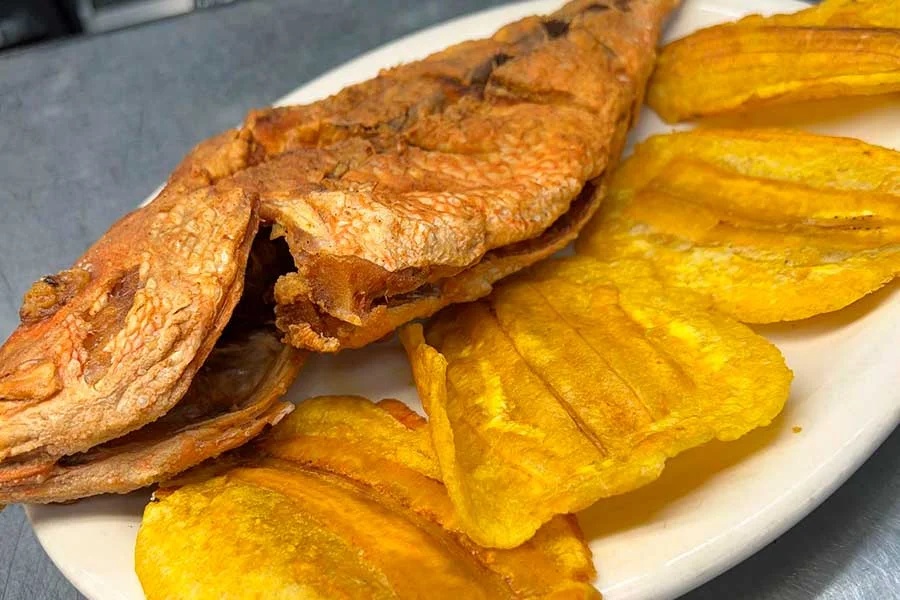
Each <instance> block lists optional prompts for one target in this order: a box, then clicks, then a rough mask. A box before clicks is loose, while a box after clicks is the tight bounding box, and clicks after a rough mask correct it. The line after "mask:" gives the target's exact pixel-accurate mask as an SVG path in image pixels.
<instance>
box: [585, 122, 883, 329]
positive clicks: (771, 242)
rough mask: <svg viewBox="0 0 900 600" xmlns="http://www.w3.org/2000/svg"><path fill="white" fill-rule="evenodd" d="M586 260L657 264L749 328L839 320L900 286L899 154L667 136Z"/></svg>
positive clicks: (604, 216) (779, 137)
mask: <svg viewBox="0 0 900 600" xmlns="http://www.w3.org/2000/svg"><path fill="white" fill-rule="evenodd" d="M576 250H577V251H578V252H579V253H585V254H591V255H594V256H596V257H598V258H602V259H605V260H616V259H620V258H628V257H632V258H633V257H643V258H647V259H650V260H651V261H652V262H653V263H654V265H655V267H656V269H657V271H658V273H659V275H660V276H661V277H662V278H663V280H664V281H665V282H666V283H667V284H670V285H680V286H687V287H690V288H691V289H693V290H695V291H698V292H702V293H704V294H707V295H709V296H710V297H711V298H712V299H713V301H714V303H715V305H716V306H717V307H718V308H719V309H720V310H723V311H725V312H727V313H729V314H731V315H733V316H734V317H735V318H737V319H738V320H740V321H744V322H750V323H768V322H775V321H790V320H796V319H803V318H806V317H810V316H813V315H816V314H819V313H824V312H829V311H833V310H838V309H840V308H843V307H844V306H847V305H848V304H850V303H852V302H855V301H856V300H858V299H859V298H861V297H862V296H864V295H866V294H868V293H869V292H872V291H874V290H877V289H878V288H880V287H881V286H883V285H884V284H886V283H887V282H889V281H890V280H891V279H892V278H894V277H895V276H896V275H897V274H898V273H900V153H898V152H894V151H891V150H887V149H885V148H880V147H878V146H871V145H869V144H865V143H863V142H860V141H858V140H852V139H847V138H836V137H827V136H818V135H812V134H807V133H801V132H795V131H783V130H769V129H766V130H740V131H732V130H708V129H703V130H697V131H692V132H688V133H678V134H674V135H665V136H656V137H653V138H650V139H649V140H648V141H647V142H645V143H644V144H641V145H640V146H639V147H638V149H637V150H636V152H635V154H634V156H632V157H631V158H630V159H629V160H628V161H627V162H626V163H625V164H623V166H622V168H621V169H620V170H619V171H618V172H617V173H616V174H615V175H614V177H613V181H612V184H611V190H610V194H609V196H608V197H607V198H606V199H605V200H604V205H603V207H601V210H600V213H599V214H598V216H597V218H596V219H595V220H594V221H593V222H591V223H590V224H589V225H588V227H587V229H586V230H585V234H584V236H583V237H581V238H580V239H579V240H578V241H577V242H576Z"/></svg>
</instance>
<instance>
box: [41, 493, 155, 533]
mask: <svg viewBox="0 0 900 600" xmlns="http://www.w3.org/2000/svg"><path fill="white" fill-rule="evenodd" d="M151 492H152V488H144V489H141V490H137V491H135V492H131V493H130V494H123V495H106V496H95V497H93V498H85V499H83V500H76V501H74V502H70V503H68V504H31V505H28V506H27V507H26V511H27V513H28V517H29V518H30V519H31V521H32V523H34V524H35V525H38V524H45V523H53V522H54V521H60V522H65V521H71V520H72V519H73V518H75V519H84V518H90V517H103V518H108V517H111V516H115V517H122V518H126V519H132V518H134V517H138V518H140V516H141V515H142V514H144V507H145V506H146V505H147V502H149V501H150V494H151Z"/></svg>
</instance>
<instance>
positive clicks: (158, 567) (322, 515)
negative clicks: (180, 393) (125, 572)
mask: <svg viewBox="0 0 900 600" xmlns="http://www.w3.org/2000/svg"><path fill="white" fill-rule="evenodd" d="M259 453H260V456H258V457H255V458H253V459H249V460H248V461H246V462H244V463H243V464H238V466H236V467H233V468H231V469H230V470H228V471H227V472H225V474H223V475H220V476H217V477H213V478H211V479H206V480H202V481H200V482H197V483H189V484H187V485H184V486H183V487H180V488H179V489H177V490H176V491H163V492H161V493H159V494H158V496H157V498H158V501H157V502H153V503H151V504H149V505H148V506H147V509H146V512H145V514H144V521H143V523H142V525H141V529H140V532H139V534H138V540H137V548H136V569H137V572H138V576H139V578H140V580H141V583H142V585H143V587H144V591H145V593H146V594H147V597H148V598H150V599H151V600H152V599H154V598H195V599H196V598H216V599H218V598H237V597H240V598H267V599H268V598H323V599H324V598H329V599H330V598H360V599H362V598H376V599H378V598H453V599H456V598H467V599H468V598H486V599H488V598H489V599H493V598H554V599H558V600H562V599H569V598H571V599H575V598H599V593H598V592H597V591H596V590H595V589H594V588H593V587H592V586H591V585H590V583H589V582H590V581H591V580H592V579H593V578H594V576H595V572H594V568H593V563H592V562H591V556H590V550H588V548H587V546H586V545H585V543H584V541H583V539H582V538H581V534H580V532H579V530H578V526H577V524H576V523H575V520H574V518H572V517H569V516H561V517H558V518H556V519H554V520H553V521H551V522H550V523H548V524H547V525H546V526H544V527H543V528H541V530H540V531H539V532H538V534H537V535H536V536H535V537H534V538H533V539H532V540H531V541H529V542H528V543H526V544H524V545H522V546H520V547H519V548H516V549H514V550H490V549H485V548H481V547H479V546H477V545H475V544H474V543H473V542H472V541H471V540H470V539H469V538H467V537H466V536H465V535H464V534H463V533H461V531H460V529H459V524H458V523H457V520H456V518H455V517H454V516H453V507H452V505H451V504H450V500H449V498H448V497H447V493H446V491H445V489H444V487H443V486H442V485H441V483H440V481H439V480H438V479H437V475H438V468H437V462H436V459H435V457H434V451H433V450H432V446H431V440H430V436H429V433H428V429H427V426H426V425H425V422H424V420H423V419H422V418H421V417H420V416H418V415H416V414H415V413H412V412H411V411H410V410H409V409H407V408H406V407H405V406H403V405H402V404H400V403H399V402H396V401H385V402H382V403H380V404H379V405H375V404H372V403H371V402H369V401H367V400H365V399H363V398H357V397H320V398H314V399H311V400H307V401H306V402H303V403H302V404H300V405H299V407H298V408H297V410H296V411H295V412H294V413H293V414H292V415H291V416H290V417H289V418H287V419H285V420H284V421H283V422H282V423H281V424H280V425H279V426H277V427H276V428H275V429H274V430H273V432H272V435H271V436H270V437H269V438H268V440H266V441H264V442H263V443H262V444H261V446H260V447H259ZM184 479H186V480H190V479H191V477H190V476H187V477H185V478H184Z"/></svg>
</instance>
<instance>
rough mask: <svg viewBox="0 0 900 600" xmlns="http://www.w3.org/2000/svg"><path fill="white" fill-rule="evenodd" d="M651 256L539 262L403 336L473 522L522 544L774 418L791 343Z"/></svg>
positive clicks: (450, 480)
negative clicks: (690, 286)
mask: <svg viewBox="0 0 900 600" xmlns="http://www.w3.org/2000/svg"><path fill="white" fill-rule="evenodd" d="M707 304H708V303H705V302H704V300H703V298H702V297H698V296H695V295H694V294H692V293H691V292H689V291H687V290H680V289H666V288H664V287H663V285H662V284H661V283H660V282H659V281H658V280H657V279H655V278H654V277H653V273H652V270H651V267H650V266H649V265H648V264H647V263H646V262H642V261H623V262H620V263H615V264H607V263H603V262H600V261H597V260H594V259H591V258H587V257H572V258H568V259H564V260H562V261H553V262H549V263H544V264H542V265H539V267H538V268H536V269H534V270H533V271H532V272H531V273H528V274H526V275H525V276H523V277H519V278H517V279H515V280H513V281H512V282H510V283H508V284H506V285H503V286H501V287H500V288H499V289H497V290H496V291H495V293H494V295H493V296H491V297H490V298H489V300H487V301H482V302H478V303H473V304H467V305H462V306H460V307H458V308H454V309H450V310H446V311H444V312H442V313H441V314H440V315H439V316H438V318H437V319H436V320H435V321H434V322H433V324H432V325H431V326H429V328H428V331H427V334H425V335H424V336H423V330H422V328H421V326H419V325H411V326H409V327H408V328H406V329H404V330H402V331H401V339H402V340H403V343H404V345H405V347H406V349H407V352H408V354H409V357H410V361H411V363H412V366H413V373H414V375H415V380H416V385H417V387H418V390H419V395H420V396H421V398H422V402H423V404H424V406H425V409H426V411H427V412H428V415H429V418H430V427H431V430H432V436H433V439H434V445H435V448H436V452H437V455H438V459H439V462H440V466H441V474H442V477H443V479H444V482H445V484H446V486H447V490H448V492H449V494H450V498H451V499H452V500H453V503H454V506H455V507H456V509H457V512H458V514H459V518H460V520H461V522H462V524H463V526H464V528H465V530H466V532H467V533H468V534H469V536H470V537H472V539H474V540H475V541H476V542H479V543H481V544H483V545H488V546H496V547H513V546H516V545H517V544H520V543H522V542H523V541H524V540H527V539H528V538H529V537H531V535H532V534H534V532H535V531H536V530H537V529H538V528H539V527H540V526H541V524H543V523H545V522H547V521H548V520H549V519H551V518H553V517H554V515H557V514H561V513H569V512H574V511H577V510H580V509H582V508H585V507H587V506H588V505H590V504H592V503H593V502H595V501H596V500H598V499H599V498H602V497H605V496H611V495H615V494H621V493H624V492H627V491H629V490H632V489H635V488H637V487H639V486H642V485H644V484H647V483H649V482H650V481H652V480H654V479H656V478H657V477H658V476H659V474H660V472H661V471H662V469H663V467H664V465H665V461H666V459H667V458H669V457H671V456H674V455H676V454H678V453H679V452H681V451H683V450H686V449H688V448H691V447H694V446H698V445H700V444H703V443H705V442H707V441H710V440H712V439H716V438H717V439H720V440H733V439H735V438H738V437H740V436H741V435H743V434H745V433H747V432H748V431H750V430H751V429H753V428H755V427H759V426H762V425H766V424H768V423H769V422H770V421H771V420H772V419H773V418H774V417H775V415H777V414H778V413H779V411H780V410H781V408H782V406H783V405H784V402H785V400H786V398H787V396H788V391H789V387H790V381H791V373H790V371H789V370H788V368H787V367H786V366H785V364H784V360H783V358H782V356H781V354H780V353H779V351H778V349H777V348H775V347H774V346H772V345H771V344H769V343H768V342H767V341H766V340H764V339H763V338H762V337H760V336H758V335H756V334H755V333H753V332H752V331H751V330H750V329H749V328H747V327H746V326H744V325H741V324H740V323H738V322H736V321H734V320H732V319H731V318H730V317H727V316H725V315H724V314H722V313H719V312H717V311H711V310H709V309H708V306H707Z"/></svg>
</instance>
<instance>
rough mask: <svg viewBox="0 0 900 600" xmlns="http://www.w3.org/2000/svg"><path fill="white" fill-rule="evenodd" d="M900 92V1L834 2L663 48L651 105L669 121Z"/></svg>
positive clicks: (651, 90) (744, 23) (719, 28)
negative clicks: (747, 109) (773, 105)
mask: <svg viewBox="0 0 900 600" xmlns="http://www.w3.org/2000/svg"><path fill="white" fill-rule="evenodd" d="M898 91H900V5H898V3H897V2H895V1H887V2H886V1H884V0H878V1H875V0H864V1H850V0H835V1H830V2H824V3H822V4H821V5H819V6H815V7H812V8H810V9H807V10H803V11H800V12H798V13H795V14H789V15H775V16H773V17H761V16H759V15H753V16H751V17H747V18H745V19H742V20H740V21H738V22H736V23H726V24H723V25H717V26H715V27H710V28H707V29H702V30H700V31H698V32H696V33H694V34H692V35H689V36H687V37H685V38H682V39H680V40H677V41H675V42H673V43H671V44H669V45H667V46H666V47H665V48H663V50H662V52H661V53H660V56H659V60H658V61H657V65H656V71H655V73H654V75H653V79H652V80H651V83H650V88H649V90H648V92H647V102H648V104H650V106H651V107H652V108H653V109H654V110H655V111H656V112H657V113H659V115H660V116H661V117H662V118H663V119H665V120H666V121H667V122H669V123H674V122H677V121H683V120H686V119H691V118H694V117H699V116H705V115H712V114H719V113H724V112H730V111H734V110H740V109H746V108H755V107H758V106H761V105H768V104H774V103H787V102H796V101H799V100H814V99H821V98H833V97H840V96H868V95H875V94H886V93H892V92H898Z"/></svg>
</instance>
